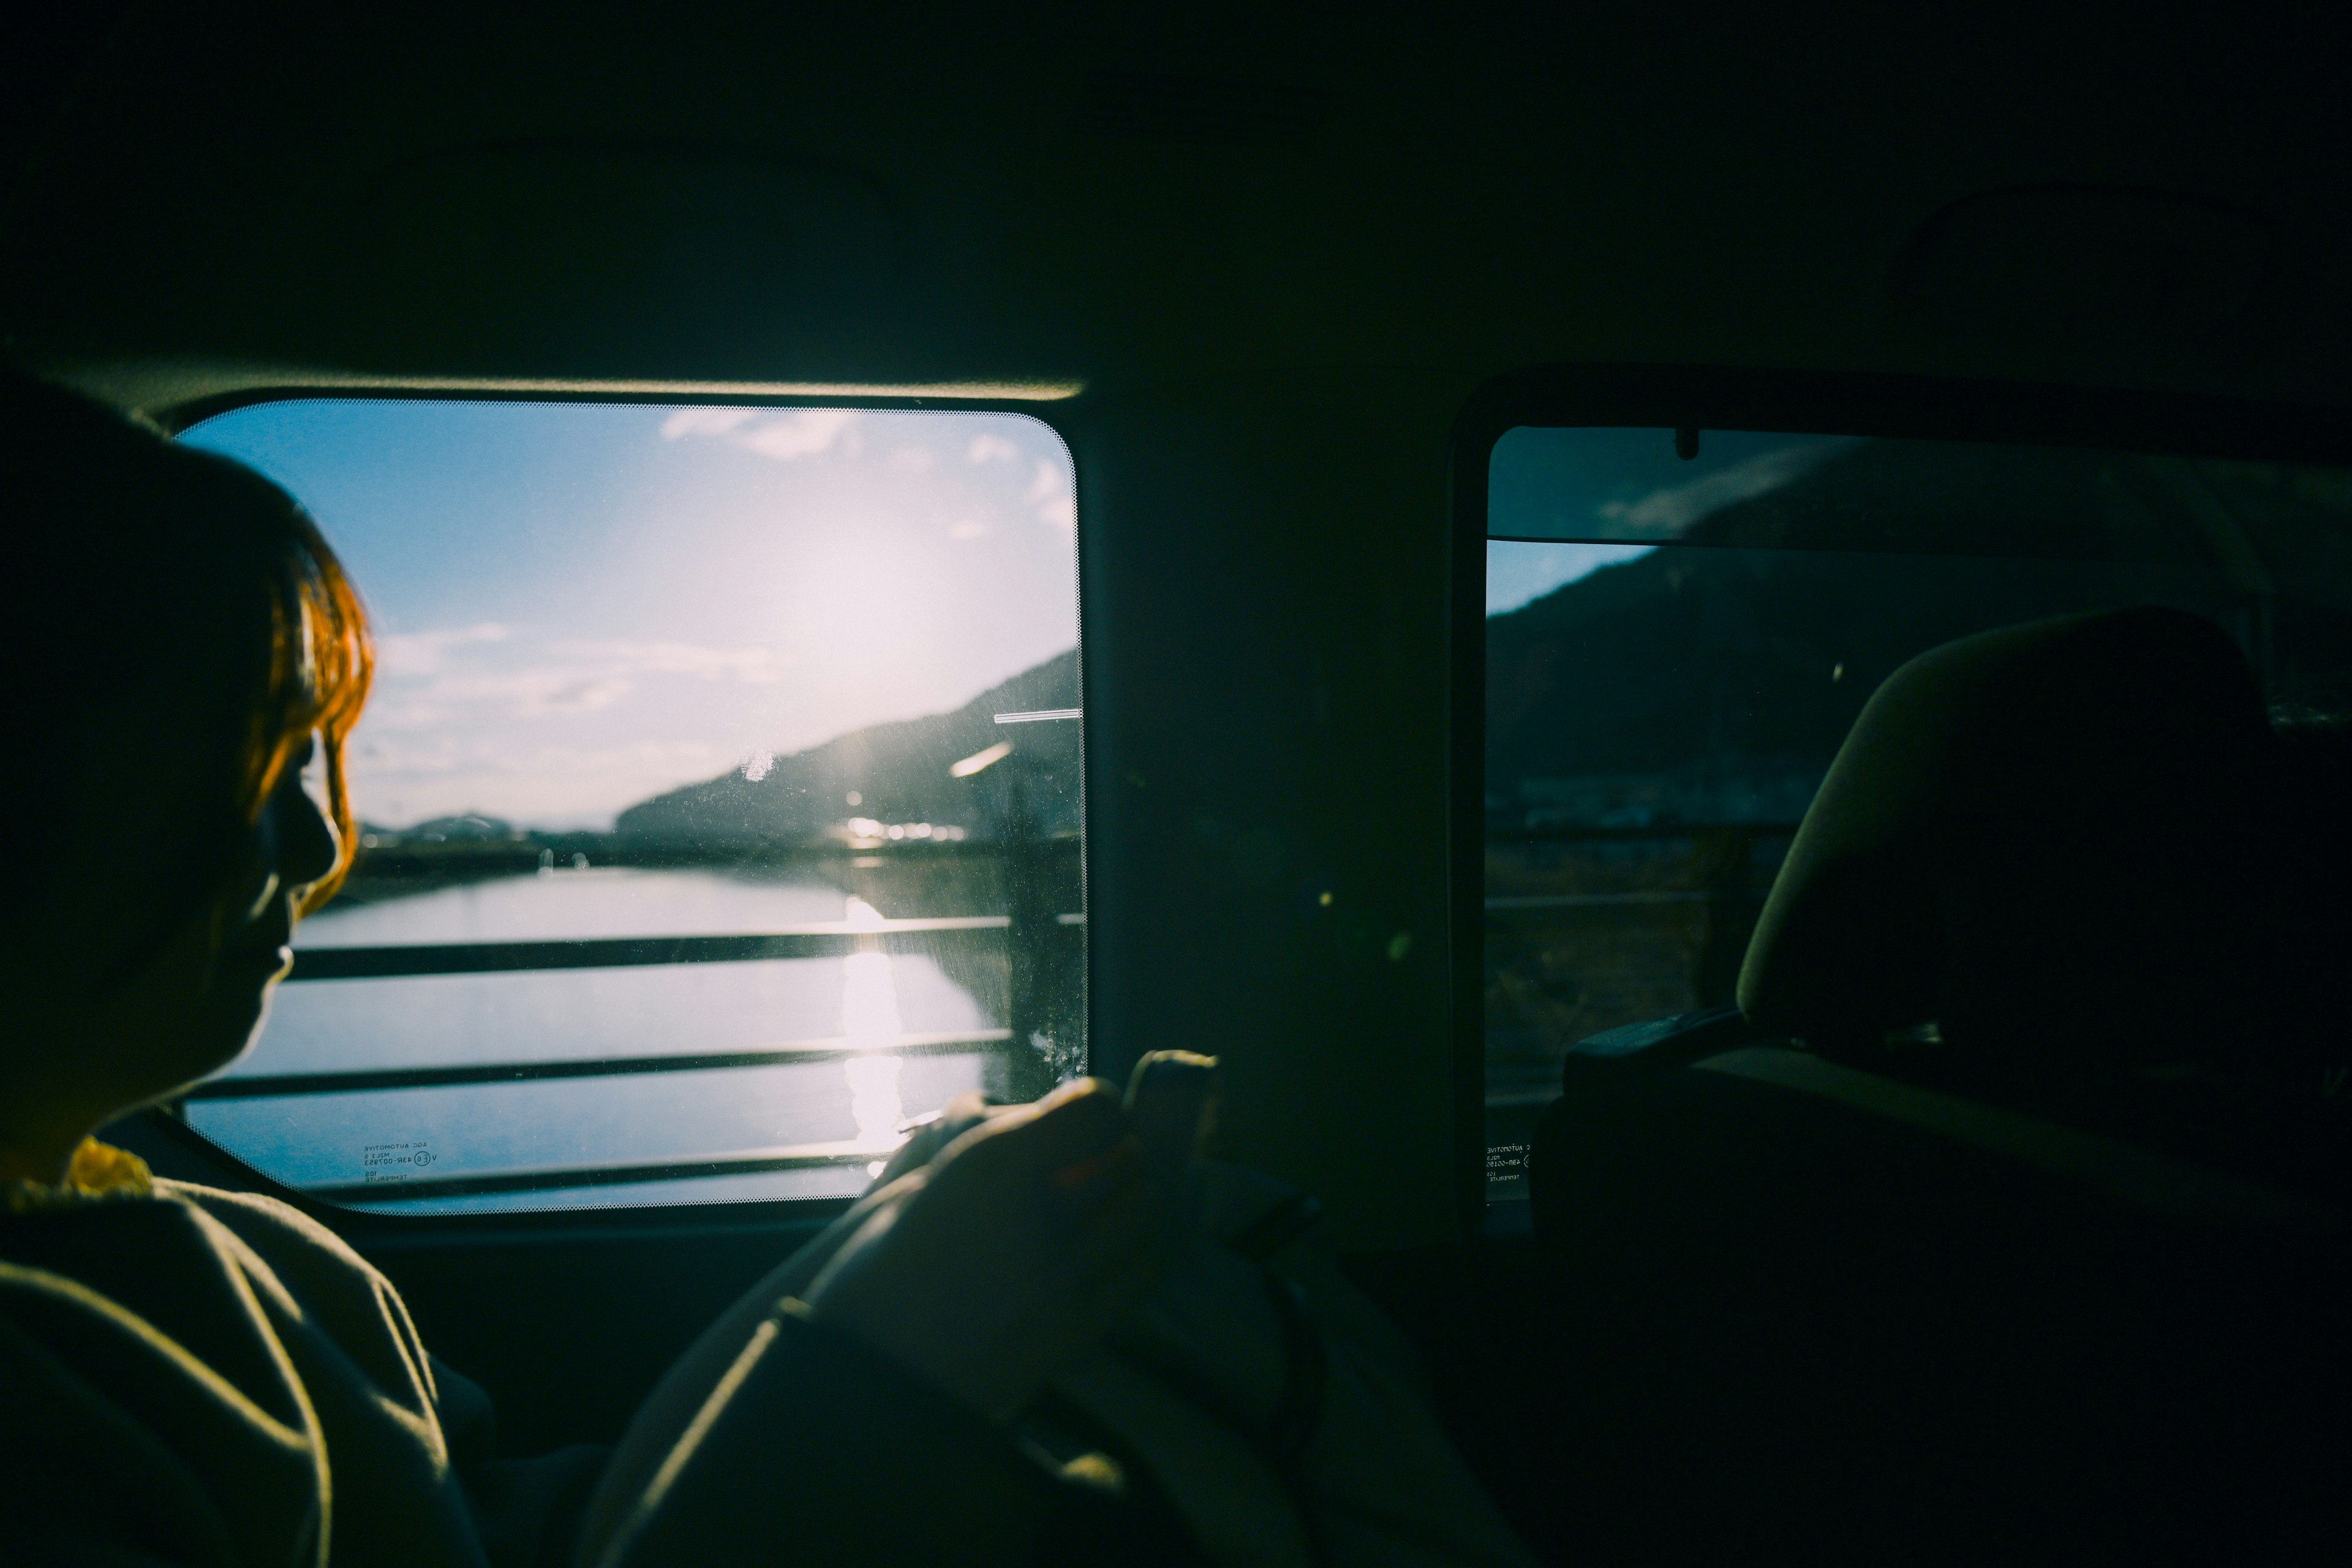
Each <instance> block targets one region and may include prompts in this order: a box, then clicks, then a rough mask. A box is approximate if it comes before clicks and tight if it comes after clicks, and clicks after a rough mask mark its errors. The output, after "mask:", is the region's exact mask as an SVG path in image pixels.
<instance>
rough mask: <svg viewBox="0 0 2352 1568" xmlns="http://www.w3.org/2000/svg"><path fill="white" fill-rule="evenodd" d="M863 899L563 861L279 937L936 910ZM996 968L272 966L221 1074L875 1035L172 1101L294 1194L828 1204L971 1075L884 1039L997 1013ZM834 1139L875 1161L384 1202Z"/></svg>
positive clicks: (417, 1205) (440, 937)
mask: <svg viewBox="0 0 2352 1568" xmlns="http://www.w3.org/2000/svg"><path fill="white" fill-rule="evenodd" d="M803 875H804V874H803ZM868 897H869V898H871V899H873V900H875V901H874V902H869V901H868V899H867V898H861V897H858V896H856V895H854V894H850V893H847V892H845V891H844V890H843V889H841V888H838V887H834V886H829V885H826V884H824V883H823V882H821V881H815V880H807V879H803V880H786V879H761V878H760V877H757V876H753V875H738V874H730V873H726V872H719V871H703V870H647V869H635V868H614V869H607V868H591V869H582V870H572V869H568V868H566V869H558V870H551V871H542V872H541V873H539V874H538V875H535V876H530V875H526V876H519V877H502V878H498V879H491V880H486V881H479V882H472V883H467V884H461V885H457V886H453V887H444V888H439V889H434V890H432V891H427V892H420V893H415V894H413V895H410V896H407V897H404V898H396V899H389V900H382V901H377V902H367V903H356V904H352V905H349V906H337V907H332V908H330V909H329V910H325V911H323V912H322V913H320V914H319V915H318V916H316V917H314V918H312V919H311V920H310V921H305V922H304V923H303V925H302V926H301V928H300V930H299V931H298V933H297V937H296V942H295V947H296V950H297V952H298V955H299V952H303V951H307V950H311V949H319V948H331V947H373V946H379V945H394V944H406V943H425V942H508V941H548V940H562V939H572V938H587V937H616V936H717V935H730V934H736V933H749V932H758V931H775V930H777V929H779V928H782V927H791V926H803V925H808V924H811V923H814V922H820V921H844V920H846V921H850V922H852V923H853V924H861V923H867V922H870V921H874V920H875V919H876V918H877V916H880V917H887V918H898V917H903V916H909V915H917V914H929V913H932V912H936V911H932V910H919V909H914V908H903V909H902V908H892V907H890V904H891V900H889V899H888V898H887V896H886V895H885V894H882V893H878V892H875V891H873V890H872V889H868ZM877 904H878V905H879V906H880V907H879V908H877ZM959 954H961V955H962V956H958V955H959ZM298 963H299V959H298ZM950 966H952V967H954V968H955V969H956V970H957V971H959V972H958V973H950ZM1002 973H1003V961H1002V957H1001V954H998V953H996V952H994V950H993V948H992V947H990V948H988V949H986V950H985V951H984V952H974V951H973V950H971V949H970V948H966V949H955V948H950V947H946V946H942V947H941V948H940V951H939V952H938V954H937V955H932V954H927V953H904V952H901V953H885V952H860V953H856V954H853V955H850V956H846V957H838V958H796V959H783V960H775V961H763V962H756V963H695V964H654V965H642V966H636V967H630V968H614V969H569V970H541V971H523V972H518V973H492V974H451V975H430V976H421V977H404V978H398V979H355V980H314V981H297V982H289V983H288V984H281V985H280V986H279V987H278V992H277V994H276V997H275V999H274V1001H273V1003H272V1005H271V1008H270V1014H269V1018H268V1023H267V1024H266V1025H265V1026H264V1027H263V1029H262V1032H261V1036H260V1038H259V1040H258V1041H257V1044H256V1046H255V1047H254V1048H253V1050H252V1051H251V1052H250V1053H248V1054H247V1056H246V1057H245V1058H243V1059H241V1060H240V1061H238V1062H237V1063H236V1066H235V1067H233V1068H230V1069H229V1071H228V1072H227V1073H226V1074H224V1075H223V1077H224V1079H232V1080H233V1079H237V1078H252V1077H257V1076H269V1075H277V1074H287V1073H306V1072H340V1071H350V1070H354V1069H363V1068H418V1067H442V1066H455V1065H468V1064H484V1065H487V1064H505V1063H521V1062H546V1061H563V1060H583V1059H592V1058H611V1057H646V1056H663V1055H671V1054H698V1053H702V1052H709V1051H722V1050H729V1049H756V1048H761V1047H775V1046H778V1045H783V1044H789V1043H792V1042H796V1041H807V1040H825V1039H834V1040H840V1039H845V1040H847V1041H849V1042H851V1043H853V1044H856V1045H857V1046H860V1047H868V1048H869V1049H868V1054H866V1055H863V1056H859V1057H853V1058H848V1059H845V1060H844V1059H835V1060H829V1061H822V1062H812V1063H793V1064H786V1065H782V1066H766V1067H754V1068H723V1069H718V1070H707V1071H664V1072H657V1073H645V1074H633V1075H629V1076H625V1077H609V1078H572V1079H539V1080H527V1081H522V1082H515V1083H494V1084H471V1085H460V1086H439V1087H432V1088H421V1089H369V1090H365V1091H362V1092H349V1093H341V1092H339V1093H328V1094H310V1095H303V1096H299V1097H297V1096H274V1097H270V1098H266V1099H255V1100H196V1101H192V1102H191V1103H190V1104H189V1105H188V1107H187V1115H188V1120H189V1121H190V1124H191V1125H192V1126H194V1128H195V1129H196V1130H197V1131H201V1132H203V1133H204V1134H205V1135H206V1136H207V1137H209V1138H211V1139H212V1140H213V1141H215V1142H218V1143H220V1144H221V1145H222V1146H223V1147H225V1148H226V1149H228V1150H230V1151H231V1152H234V1153H236V1155H237V1156H238V1157H239V1158H241V1159H243V1160H245V1161H246V1162H247V1163H249V1164H251V1165H253V1166H255V1167H257V1169H259V1170H261V1171H263V1172H265V1173H268V1175H270V1176H272V1177H274V1178H276V1179H277V1180H278V1181H280V1182H283V1183H285V1184H288V1185H289V1186H295V1187H325V1186H343V1185H348V1184H355V1183H370V1184H381V1185H382V1186H383V1190H384V1193H385V1197H384V1198H383V1200H375V1199H373V1197H372V1196H371V1197H370V1201H369V1202H368V1205H367V1206H369V1207H371V1208H381V1209H385V1210H393V1211H398V1210H404V1209H405V1210H411V1211H429V1212H435V1213H450V1212H460V1211H466V1210H476V1209H485V1208H516V1207H528V1208H547V1207H580V1206H607V1205H629V1204H638V1203H648V1202H658V1203H677V1202H693V1201H701V1202H712V1201H720V1200H732V1199H742V1198H751V1197H761V1198H779V1197H827V1196H836V1195H841V1194H848V1193H854V1192H856V1191H857V1190H858V1189H859V1188H861V1187H862V1186H863V1185H864V1184H866V1180H867V1179H868V1169H869V1166H870V1168H872V1169H877V1170H878V1168H879V1161H880V1159H881V1157H882V1156H883V1155H884V1154H886V1153H887V1150H888V1148H889V1147H890V1146H891V1145H892V1144H893V1143H894V1142H896V1141H897V1140H898V1137H899V1135H900V1134H899V1132H898V1127H899V1126H900V1125H901V1124H902V1123H903V1122H904V1121H907V1120H908V1119H909V1118H912V1117H916V1116H920V1115H922V1114H924V1113H926V1112H929V1111H932V1110H938V1109H939V1108H940V1106H942V1105H943V1104H945V1103H946V1102H947V1100H949V1099H950V1098H951V1097H952V1096H954V1095H956V1094H958V1093H960V1092H961V1091H963V1090H965V1089H977V1088H980V1087H982V1071H983V1063H984V1059H985V1058H984V1055H983V1054H982V1049H981V1048H979V1047H975V1049H974V1050H973V1051H972V1052H971V1053H970V1054H956V1055H898V1054H895V1053H892V1052H890V1051H888V1050H887V1046H888V1044H889V1043H890V1042H891V1041H892V1040H894V1039H897V1038H899V1037H902V1036H904V1037H912V1036H925V1035H932V1036H936V1035H954V1034H964V1033H971V1032H975V1031H984V1030H988V1029H991V1028H994V1027H1001V1026H1002V1025H1003V1017H1002V1008H1003V1000H1002V988H1003V980H1002V978H1001V976H1002ZM992 982H993V984H992ZM841 1142H861V1143H863V1144H866V1145H869V1146H870V1147H871V1148H872V1149H873V1151H874V1152H875V1155H876V1158H875V1160H874V1161H872V1162H866V1163H852V1164H846V1165H835V1166H831V1167H822V1168H815V1169H799V1170H782V1171H770V1172H762V1173H754V1174H741V1175H729V1176H719V1177H704V1178H693V1179H688V1180H667V1181H661V1182H635V1183H621V1184H602V1185H594V1186H572V1187H565V1188H560V1189H555V1190H549V1191H541V1192H531V1193H491V1194H456V1195H442V1196H435V1197H430V1198H422V1197H420V1198H419V1199H417V1200H414V1201H410V1200H403V1199H400V1198H398V1197H396V1196H394V1195H393V1194H394V1193H395V1192H396V1190H397V1188H398V1187H399V1186H400V1185H401V1184H403V1183H404V1182H413V1181H417V1180H423V1179H428V1178H429V1179H435V1180H440V1179H446V1178H448V1177H452V1176H465V1175H468V1174H474V1173H496V1172H499V1171H512V1170H516V1169H519V1168H520V1169H545V1168H549V1167H564V1166H573V1167H576V1166H581V1165H596V1164H605V1163H621V1162H636V1161H662V1160H682V1161H684V1160H694V1159H698V1158H713V1157H719V1156H724V1155H741V1154H745V1153H751V1152H759V1151H764V1150H772V1149H776V1148H778V1147H780V1146H796V1145H805V1144H816V1143H841Z"/></svg>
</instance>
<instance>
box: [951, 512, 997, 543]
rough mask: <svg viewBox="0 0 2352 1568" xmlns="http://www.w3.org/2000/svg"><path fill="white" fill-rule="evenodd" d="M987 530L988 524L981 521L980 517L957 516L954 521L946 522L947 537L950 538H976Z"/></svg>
mask: <svg viewBox="0 0 2352 1568" xmlns="http://www.w3.org/2000/svg"><path fill="white" fill-rule="evenodd" d="M987 531H988V524H986V523H984V522H982V521H980V519H978V518H976V517H966V518H959V519H958V520H957V521H954V522H951V523H950V524H948V537H949V538H950V539H978V538H979V537H980V536H981V535H982V534H983V533H986V532H987Z"/></svg>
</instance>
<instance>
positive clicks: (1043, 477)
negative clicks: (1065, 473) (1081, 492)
mask: <svg viewBox="0 0 2352 1568" xmlns="http://www.w3.org/2000/svg"><path fill="white" fill-rule="evenodd" d="M1061 489H1062V470H1061V469H1059V468H1055V466H1054V465H1053V463H1052V462H1051V461H1050V460H1049V459H1047V458H1038V459H1037V474H1036V477H1035V478H1034V479H1031V480H1030V481H1029V493H1028V494H1027V495H1024V496H1023V497H1022V498H1021V499H1022V500H1023V501H1024V503H1025V504H1027V505H1030V506H1035V505H1036V504H1037V503H1038V502H1039V501H1042V500H1052V499H1053V498H1054V497H1055V496H1056V495H1059V494H1060V493H1061Z"/></svg>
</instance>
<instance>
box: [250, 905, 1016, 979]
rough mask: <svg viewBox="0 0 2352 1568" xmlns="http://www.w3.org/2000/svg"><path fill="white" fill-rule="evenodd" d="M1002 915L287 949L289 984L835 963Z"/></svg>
mask: <svg viewBox="0 0 2352 1568" xmlns="http://www.w3.org/2000/svg"><path fill="white" fill-rule="evenodd" d="M1012 923H1013V919H1012V917H1011V916H1010V915H952V916H946V917H943V918H940V919H935V920H906V921H879V922H877V923H873V924H869V925H866V926H863V927H853V926H851V925H850V924H849V923H848V922H847V921H826V922H824V923H823V924H820V925H809V926H789V927H784V928H782V929H780V930H777V931H757V932H748V933H745V934H742V935H730V936H623V937H592V938H586V939H581V940H575V941H567V942H415V943H404V944H401V945H398V946H389V947H304V948H297V949H295V950H294V969H293V972H292V973H289V975H288V976H287V979H288V980H289V981H296V980H378V979H388V978H392V977H395V976H402V975H418V974H487V973H499V972H501V971H507V970H517V969H621V968H629V967H633V966H635V965H639V964H652V963H756V962H758V961H760V960H762V959H776V958H839V957H842V956H845V955H846V954H848V953H853V952H866V951H869V950H873V949H875V948H877V947H878V948H879V949H880V950H882V951H884V952H898V951H903V950H904V949H906V948H908V947H909V946H919V945H920V944H919V943H911V942H908V941H907V940H906V939H908V938H911V937H917V936H925V935H935V934H940V933H952V932H958V931H1003V930H1005V929H1007V928H1008V927H1010V926H1011V925H1012Z"/></svg>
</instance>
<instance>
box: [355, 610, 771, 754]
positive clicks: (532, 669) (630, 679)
mask: <svg viewBox="0 0 2352 1568" xmlns="http://www.w3.org/2000/svg"><path fill="white" fill-rule="evenodd" d="M510 636H511V634H510V633H509V629H508V628H507V627H505V626H499V625H496V624H494V623H488V622H486V623H484V624H482V625H479V626H464V627H457V628H452V629H448V630H443V631H431V632H415V633H408V634H405V635H403V636H399V637H386V638H384V639H383V644H382V645H380V646H381V647H382V648H383V673H384V676H385V679H384V681H383V683H382V684H381V685H380V686H379V687H378V689H377V692H376V696H375V700H373V702H371V703H370V704H369V706H368V711H367V723H368V728H369V729H370V730H371V731H415V730H425V729H431V728H433V727H435V726H437V725H443V724H447V723H451V722H455V721H463V720H466V719H469V718H470V719H472V720H474V721H480V720H482V719H483V718H485V717H488V716H493V715H495V716H502V717H506V718H513V719H537V718H543V717H545V716H547V715H549V714H554V713H593V712H594V711H596V710H599V709H603V708H609V707H611V706H613V704H614V703H616V702H618V701H620V700H621V699H623V698H625V697H626V696H628V695H629V694H630V693H631V692H633V691H635V690H636V689H637V688H638V687H639V685H641V684H642V683H643V682H644V680H645V679H646V678H648V677H657V676H687V677H690V678H692V679H698V680H715V681H726V680H731V681H737V682H740V683H741V684H743V685H746V686H774V685H776V684H778V683H780V682H782V680H783V679H784V677H785V672H786V670H787V669H789V668H790V667H791V664H792V660H791V658H789V657H788V656H786V655H783V654H780V653H778V652H777V651H776V650H775V649H773V648H769V647H709V646H706V645H704V644H700V643H688V642H667V641H647V642H636V641H622V640H592V639H568V640H563V641H559V642H554V643H551V644H548V645H546V647H544V648H531V649H530V650H528V654H529V655H537V656H538V657H536V658H530V657H528V655H526V662H523V663H520V664H516V665H511V666H509V668H496V667H495V665H491V666H488V667H486V666H485V664H484V663H483V662H482V660H483V658H485V657H486V656H485V653H484V650H485V649H486V648H487V647H488V645H493V644H503V643H506V642H508V641H509V638H510ZM467 649H472V650H474V657H473V658H467V657H466V654H465V652H464V651H463V650H467ZM515 651H516V652H517V653H523V652H524V651H525V650H523V649H520V648H518V649H516V650H515Z"/></svg>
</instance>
